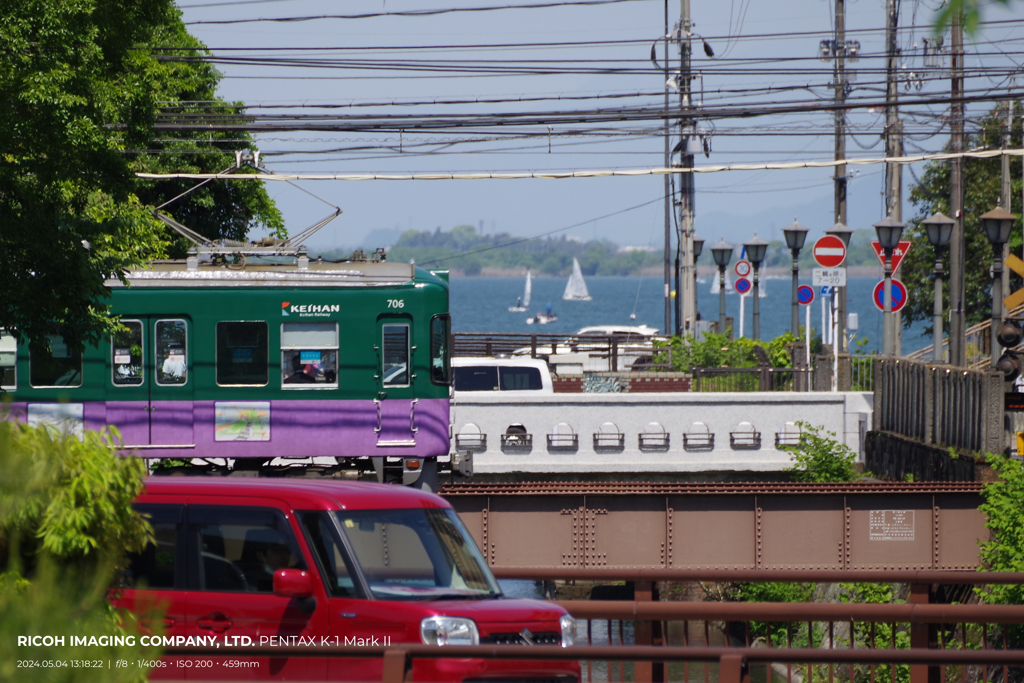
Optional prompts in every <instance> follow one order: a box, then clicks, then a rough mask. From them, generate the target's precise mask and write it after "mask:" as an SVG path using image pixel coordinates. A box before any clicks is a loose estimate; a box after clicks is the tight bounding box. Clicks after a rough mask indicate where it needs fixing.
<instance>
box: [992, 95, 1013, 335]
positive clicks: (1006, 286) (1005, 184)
mask: <svg viewBox="0 0 1024 683" xmlns="http://www.w3.org/2000/svg"><path fill="white" fill-rule="evenodd" d="M1003 126H1004V127H1003V149H1004V150H1007V149H1010V148H1011V147H1012V146H1013V143H1012V141H1011V140H1010V131H1011V130H1012V129H1013V102H1012V101H1008V102H1007V103H1006V118H1005V119H1004V121H1003ZM1000 161H1001V162H1002V169H1001V171H1002V191H1001V192H1000V198H1001V201H1002V205H1003V208H1004V209H1006V210H1007V211H1009V212H1010V213H1013V205H1012V204H1011V202H1012V201H1013V199H1012V197H1011V191H1010V188H1011V186H1010V157H1009V156H1008V155H1006V154H1004V155H1003V156H1002V158H1001V159H1000ZM1009 255H1010V243H1009V242H1007V243H1006V244H1004V245H1003V261H1006V258H1007V257H1008V256H1009ZM1009 291H1010V271H1009V269H1006V268H1004V269H1003V292H1006V293H1008V292H1009ZM993 348H995V347H993Z"/></svg>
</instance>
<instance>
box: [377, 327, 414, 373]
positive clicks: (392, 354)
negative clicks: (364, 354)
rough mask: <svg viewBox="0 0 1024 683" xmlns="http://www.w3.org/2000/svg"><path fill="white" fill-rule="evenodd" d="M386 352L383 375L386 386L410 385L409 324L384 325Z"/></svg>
mask: <svg viewBox="0 0 1024 683" xmlns="http://www.w3.org/2000/svg"><path fill="white" fill-rule="evenodd" d="M383 328H384V353H383V355H382V356H381V361H382V365H383V367H382V368H381V370H382V371H383V374H382V375H381V376H382V377H383V379H384V381H383V385H384V386H386V387H400V386H408V385H409V326H408V325H404V324H403V325H394V324H391V325H384V326H383Z"/></svg>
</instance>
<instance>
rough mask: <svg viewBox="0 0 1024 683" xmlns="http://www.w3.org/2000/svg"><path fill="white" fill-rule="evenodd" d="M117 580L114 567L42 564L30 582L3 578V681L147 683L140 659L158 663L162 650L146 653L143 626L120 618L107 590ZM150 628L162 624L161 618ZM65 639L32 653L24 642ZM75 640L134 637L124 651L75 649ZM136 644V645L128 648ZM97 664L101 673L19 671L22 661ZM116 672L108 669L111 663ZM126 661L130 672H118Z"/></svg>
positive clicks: (154, 616)
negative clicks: (35, 638) (21, 640)
mask: <svg viewBox="0 0 1024 683" xmlns="http://www.w3.org/2000/svg"><path fill="white" fill-rule="evenodd" d="M114 576H115V572H114V570H113V568H112V567H111V566H110V565H109V564H108V565H105V566H104V567H103V568H101V569H98V570H97V571H94V572H89V573H86V574H83V573H81V572H80V571H77V570H76V569H73V568H67V567H58V566H57V564H56V563H54V562H52V561H49V560H47V561H44V562H42V563H41V564H40V565H39V567H38V568H37V571H36V572H35V573H34V575H33V577H32V581H31V582H28V581H24V580H23V579H20V578H19V577H17V576H16V575H14V574H12V573H8V574H3V575H0V614H2V615H3V619H0V681H31V682H32V683H93V682H95V683H144V681H146V678H147V674H148V673H149V670H148V669H147V668H146V667H140V666H138V661H139V660H140V659H145V660H150V661H152V660H156V659H159V658H160V656H161V652H160V649H159V648H155V647H151V646H146V647H143V646H142V645H141V644H140V642H139V636H140V631H139V626H138V623H137V622H136V621H135V619H133V618H132V616H131V615H129V614H122V613H119V612H116V611H115V610H113V608H111V606H110V604H109V603H108V602H107V599H106V597H107V588H108V586H109V585H110V583H111V580H112V579H113V577H114ZM145 616H146V623H148V624H159V623H161V619H160V615H159V614H158V613H157V612H150V613H148V614H146V615H145ZM33 635H38V636H46V635H50V636H64V645H56V644H55V645H53V646H46V645H43V646H38V647H28V646H19V645H18V636H33ZM71 636H79V637H81V636H95V637H96V639H97V643H98V642H100V641H99V639H100V638H101V637H103V636H128V637H130V636H134V639H133V640H127V639H125V640H123V641H122V642H124V643H126V644H123V645H117V644H114V645H106V646H104V645H99V644H92V645H88V644H87V645H73V644H72V641H71ZM128 643H130V644H128ZM26 659H28V660H37V661H39V660H50V661H58V660H60V661H69V660H79V661H85V660H88V661H96V660H101V661H102V662H103V666H102V667H100V668H71V667H69V666H65V667H50V668H36V669H30V670H28V671H26V670H25V669H21V670H17V664H18V660H26ZM108 661H109V662H110V668H109V669H108V668H107V662H108ZM118 661H124V662H125V663H126V664H127V666H122V667H118V666H116V662H118Z"/></svg>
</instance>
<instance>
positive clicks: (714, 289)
mask: <svg viewBox="0 0 1024 683" xmlns="http://www.w3.org/2000/svg"><path fill="white" fill-rule="evenodd" d="M720 287H721V285H720V284H719V282H718V276H717V275H716V276H715V277H713V278H712V279H711V293H712V294H718V290H719V288H720ZM733 292H734V290H733V288H732V277H731V276H730V275H729V271H728V270H727V271H725V293H726V294H732V293H733Z"/></svg>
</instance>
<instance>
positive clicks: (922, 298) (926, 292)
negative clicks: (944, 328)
mask: <svg viewBox="0 0 1024 683" xmlns="http://www.w3.org/2000/svg"><path fill="white" fill-rule="evenodd" d="M1014 107H1015V111H1014V123H1013V130H1012V133H1011V139H1012V147H1015V148H1019V147H1020V146H1021V114H1022V109H1021V106H1020V105H1019V104H1015V105H1014ZM1004 111H1005V110H1003V109H1002V108H1001V107H1000V108H997V109H994V110H993V111H992V112H990V113H989V115H988V116H986V117H985V118H984V119H982V120H981V122H980V123H981V130H980V131H978V132H975V133H971V134H970V135H967V136H966V141H965V143H964V147H965V149H977V148H983V149H998V148H999V147H1001V146H1002V142H1001V139H1000V138H1001V130H1002V120H1001V114H1002V113H1003V112H1004ZM947 151H948V146H947ZM963 161H964V188H965V190H964V241H965V251H964V253H965V254H967V258H966V259H965V268H966V270H965V276H966V294H967V296H966V301H965V302H964V303H965V305H964V311H965V313H966V317H967V324H968V325H973V324H975V323H978V322H981V321H982V320H985V319H987V318H989V317H991V314H992V303H991V302H992V298H991V293H990V288H991V280H990V279H989V267H990V266H991V265H992V256H993V254H992V246H991V245H990V244H989V242H988V239H987V238H986V237H985V231H984V230H983V229H982V227H981V215H982V214H983V213H986V212H987V211H989V210H991V209H992V208H994V207H995V206H996V203H997V201H998V200H999V197H1000V182H1001V181H1000V178H1001V164H1000V160H999V159H998V158H993V159H964V160H963ZM949 182H950V167H949V162H929V163H928V164H926V166H925V171H924V173H923V174H922V175H921V180H920V183H917V184H915V185H914V186H913V187H912V188H911V190H910V201H911V202H912V203H913V204H914V206H915V207H917V209H918V213H917V215H916V216H915V217H914V218H913V219H912V220H911V221H910V222H909V223H908V224H907V230H906V231H905V232H904V233H903V239H905V240H911V241H913V242H914V248H913V249H911V250H910V251H909V252H908V253H907V256H906V258H905V259H904V260H903V265H902V266H900V279H901V280H902V281H903V284H905V285H906V286H907V292H908V294H909V296H910V298H909V300H908V301H907V304H906V306H904V307H903V324H904V326H905V327H907V328H909V327H910V326H911V325H913V324H914V323H916V322H918V321H925V322H927V323H930V322H931V320H932V310H933V299H934V285H933V279H932V270H933V268H934V265H935V250H934V248H933V247H932V246H931V243H930V242H928V237H927V234H926V232H925V229H924V226H922V225H921V221H922V220H923V219H925V218H927V217H929V216H931V215H932V214H934V213H935V212H936V211H941V212H942V213H943V214H945V215H947V216H952V211H951V210H950V208H949ZM1010 182H1011V191H1010V197H1011V204H1012V207H1003V208H1005V209H1007V210H1009V211H1010V212H1011V213H1014V214H1016V215H1017V216H1020V215H1021V204H1020V201H1021V168H1020V164H1010ZM1010 251H1011V252H1012V253H1014V254H1017V255H1018V256H1019V255H1020V254H1021V220H1020V218H1018V219H1017V221H1016V223H1015V224H1014V229H1013V231H1012V232H1011V233H1010ZM943 272H944V273H945V274H946V276H947V277H948V275H949V250H948V249H946V250H945V254H944V255H943ZM1019 286H1020V281H1019V279H1018V278H1016V276H1013V277H1012V278H1011V288H1013V289H1016V288H1017V287H1019ZM943 310H949V287H948V283H947V286H946V287H945V290H944V293H943ZM926 330H927V332H928V334H931V327H930V325H929V326H927V327H926Z"/></svg>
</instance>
